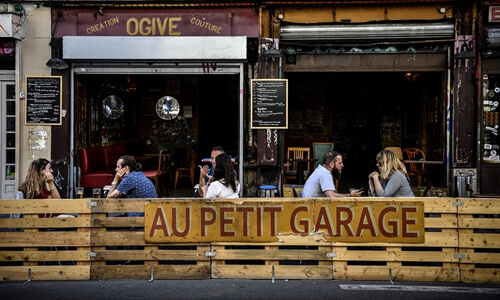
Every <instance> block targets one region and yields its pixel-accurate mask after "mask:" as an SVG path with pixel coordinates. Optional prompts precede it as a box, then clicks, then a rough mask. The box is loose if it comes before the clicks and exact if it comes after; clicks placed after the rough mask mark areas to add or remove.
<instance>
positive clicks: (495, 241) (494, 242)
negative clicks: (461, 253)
mask: <svg viewBox="0 0 500 300" xmlns="http://www.w3.org/2000/svg"><path fill="white" fill-rule="evenodd" d="M460 248H500V233H460Z"/></svg>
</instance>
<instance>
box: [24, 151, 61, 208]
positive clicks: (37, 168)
mask: <svg viewBox="0 0 500 300" xmlns="http://www.w3.org/2000/svg"><path fill="white" fill-rule="evenodd" d="M52 172H53V171H52V167H51V164H50V161H48V160H47V159H45V158H39V159H37V160H35V161H33V162H32V163H31V164H30V167H29V169H28V175H26V180H25V181H24V182H23V183H22V184H21V186H20V187H19V190H20V191H21V192H23V195H24V198H25V199H61V195H59V191H58V190H57V187H56V186H55V184H54V175H52ZM55 216H57V214H40V215H39V217H41V218H43V217H49V218H50V217H55Z"/></svg>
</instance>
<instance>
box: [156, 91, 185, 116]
mask: <svg viewBox="0 0 500 300" xmlns="http://www.w3.org/2000/svg"><path fill="white" fill-rule="evenodd" d="M179 111H180V107H179V102H178V101H177V99H175V98H174V97H172V96H165V97H161V98H160V100H158V102H156V114H157V115H158V117H160V118H162V119H163V120H173V119H174V118H175V117H177V115H178V114H179Z"/></svg>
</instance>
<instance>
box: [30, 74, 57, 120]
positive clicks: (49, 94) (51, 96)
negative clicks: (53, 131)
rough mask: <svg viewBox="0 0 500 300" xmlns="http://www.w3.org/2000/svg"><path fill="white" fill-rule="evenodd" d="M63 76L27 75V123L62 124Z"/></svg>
mask: <svg viewBox="0 0 500 300" xmlns="http://www.w3.org/2000/svg"><path fill="white" fill-rule="evenodd" d="M61 82H62V76H41V77H30V76H27V77H26V121H25V124H30V125H32V124H43V125H61V106H62V98H61V94H62V93H61V91H62V85H61Z"/></svg>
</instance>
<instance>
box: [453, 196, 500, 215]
mask: <svg viewBox="0 0 500 300" xmlns="http://www.w3.org/2000/svg"><path fill="white" fill-rule="evenodd" d="M457 201H461V202H463V203H464V205H463V206H458V213H459V214H500V204H499V203H500V198H459V199H457Z"/></svg>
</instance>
